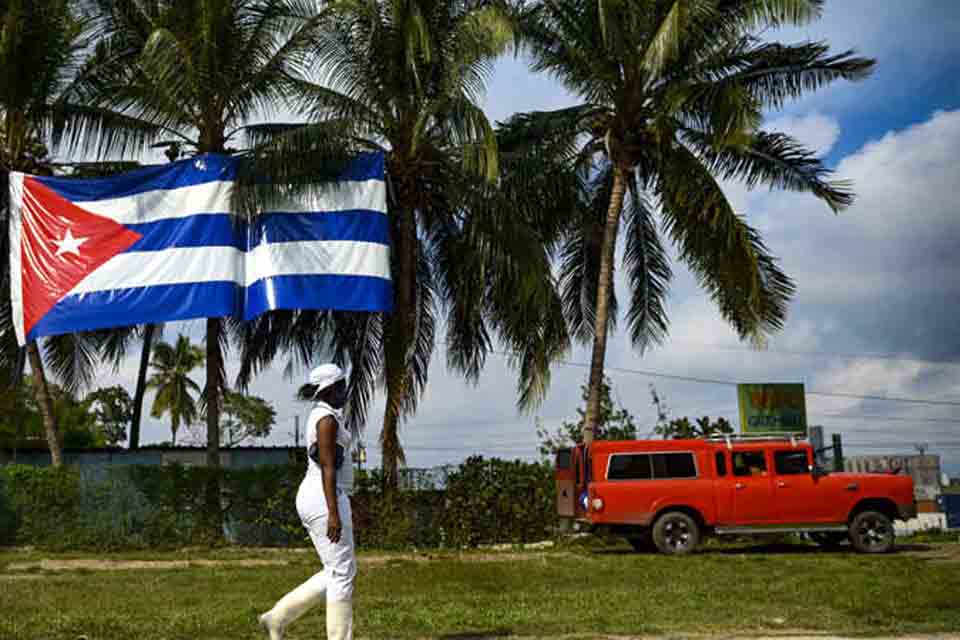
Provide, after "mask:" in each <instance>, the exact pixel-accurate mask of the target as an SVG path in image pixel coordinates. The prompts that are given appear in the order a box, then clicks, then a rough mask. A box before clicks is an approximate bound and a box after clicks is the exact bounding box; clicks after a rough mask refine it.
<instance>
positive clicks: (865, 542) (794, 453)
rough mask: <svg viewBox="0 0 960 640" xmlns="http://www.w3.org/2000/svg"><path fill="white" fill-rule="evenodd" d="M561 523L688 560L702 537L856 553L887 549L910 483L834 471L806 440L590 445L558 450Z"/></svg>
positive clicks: (909, 513)
mask: <svg viewBox="0 0 960 640" xmlns="http://www.w3.org/2000/svg"><path fill="white" fill-rule="evenodd" d="M556 479H557V511H558V513H559V515H560V516H561V517H566V518H573V519H575V520H577V521H579V522H581V523H583V524H586V525H587V526H588V528H589V529H590V530H591V531H596V530H599V529H604V530H606V531H607V532H609V533H612V534H615V535H623V536H625V537H626V538H627V539H628V540H629V541H630V543H631V544H633V546H634V547H635V548H637V549H640V548H644V547H646V546H647V544H648V542H650V541H651V540H652V542H653V544H654V545H655V546H656V548H657V549H659V550H660V551H661V552H663V553H672V554H678V553H689V552H690V551H692V550H693V549H695V548H696V547H697V545H698V544H699V542H700V540H701V538H702V537H703V536H704V535H708V534H715V535H725V534H734V535H744V534H758V533H785V532H804V533H808V534H810V535H811V537H812V538H813V539H814V540H816V541H817V542H819V543H820V544H824V545H835V544H840V543H842V542H844V541H846V540H849V541H850V542H851V543H852V544H853V546H854V547H855V548H856V549H857V550H858V551H861V552H864V553H885V552H888V551H890V550H892V549H893V544H894V531H893V520H898V519H899V520H907V519H910V518H913V517H915V516H916V504H915V502H914V497H913V480H912V479H911V478H910V477H909V476H905V475H896V474H874V473H833V472H830V473H828V472H826V471H823V470H821V469H820V468H818V467H817V466H815V465H814V455H813V449H812V447H811V446H810V444H809V443H808V442H806V441H805V440H797V439H789V438H768V439H741V438H726V439H722V440H721V439H718V440H712V439H711V440H623V441H612V440H610V441H608V440H597V441H594V442H593V444H592V445H591V446H590V447H589V448H586V447H584V446H582V445H579V446H577V447H575V448H572V449H564V450H561V451H560V452H558V454H557V458H556Z"/></svg>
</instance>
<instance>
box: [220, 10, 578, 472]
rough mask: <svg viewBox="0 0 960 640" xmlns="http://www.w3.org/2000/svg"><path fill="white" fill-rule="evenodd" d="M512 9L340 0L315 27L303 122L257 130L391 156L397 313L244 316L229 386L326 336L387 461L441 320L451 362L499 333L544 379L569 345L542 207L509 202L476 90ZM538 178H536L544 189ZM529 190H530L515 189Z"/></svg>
mask: <svg viewBox="0 0 960 640" xmlns="http://www.w3.org/2000/svg"><path fill="white" fill-rule="evenodd" d="M512 38H513V23H512V20H511V18H510V16H509V13H508V11H506V10H505V8H504V7H503V5H501V4H500V3H498V2H496V1H495V0H473V1H463V0H351V1H348V2H342V3H337V4H335V5H332V7H331V12H330V14H329V16H325V17H323V18H322V20H321V30H320V33H319V36H318V39H317V42H316V66H315V67H314V68H315V69H316V73H317V75H318V78H317V80H318V82H317V84H319V85H321V86H309V87H308V86H304V87H303V88H302V89H301V90H302V91H303V92H304V93H305V94H306V96H307V97H308V99H309V109H308V110H307V111H306V115H307V116H309V118H310V121H311V123H312V124H309V125H301V126H288V127H284V128H282V129H280V128H275V127H261V128H258V129H255V130H254V132H253V133H254V134H255V136H256V137H257V139H258V140H260V141H262V142H263V144H264V145H266V146H269V147H272V148H277V149H287V150H289V151H291V152H292V153H289V154H287V155H286V157H291V156H293V157H296V156H297V154H299V153H301V152H304V151H307V150H310V149H316V148H324V149H331V150H335V149H343V150H353V149H377V150H382V151H383V152H384V153H385V154H386V158H387V173H388V186H389V198H388V215H389V223H390V239H391V260H392V277H393V284H394V310H393V313H392V314H346V313H304V312H300V313H274V314H271V315H269V316H264V317H262V318H261V319H259V320H257V321H255V322H253V323H250V324H249V325H247V326H246V327H244V328H243V336H242V344H243V353H242V358H241V361H242V363H241V371H240V374H239V378H238V381H237V383H238V386H240V387H241V388H243V387H244V386H245V385H246V384H247V383H248V382H249V379H250V376H251V375H253V374H254V373H255V372H257V371H258V370H259V369H261V368H262V367H265V366H267V365H268V364H269V363H270V362H271V361H272V360H273V359H274V357H275V356H276V355H277V354H279V353H289V354H291V356H292V360H291V364H293V365H304V364H306V363H308V362H309V361H310V360H311V358H313V357H314V356H315V355H316V354H318V353H319V352H321V351H323V350H325V349H326V348H328V347H330V346H332V353H333V357H334V358H335V359H336V360H337V361H339V362H341V363H349V364H350V365H351V367H352V373H351V379H350V382H349V385H348V394H349V402H348V406H349V408H350V410H351V413H350V414H349V415H348V416H347V417H348V422H349V425H350V426H351V428H354V429H356V428H358V427H359V426H360V425H363V424H364V423H365V421H366V415H367V408H368V405H369V401H370V399H371V398H372V396H373V394H374V392H375V390H376V389H377V388H378V387H379V388H384V389H385V391H386V409H385V412H384V415H383V422H382V430H381V434H380V444H381V447H382V452H383V468H384V475H385V478H386V479H387V481H388V483H390V484H392V485H395V484H396V482H397V475H398V467H399V465H400V464H401V463H403V461H404V454H403V449H402V447H401V444H400V440H399V434H398V428H399V424H400V421H401V419H403V418H408V417H409V416H411V415H412V414H413V413H414V412H415V410H416V407H417V401H418V399H419V397H420V395H421V393H422V391H423V389H424V387H425V385H426V383H427V375H428V368H429V363H430V358H431V356H432V354H433V351H434V348H435V345H436V340H437V336H436V332H437V330H438V325H440V324H441V323H442V325H443V328H444V329H445V332H446V345H445V346H446V354H447V365H448V367H449V368H450V369H453V370H454V371H457V372H459V373H462V374H463V375H465V376H466V378H467V379H468V380H476V379H477V377H478V376H479V373H480V371H481V369H482V367H483V365H484V361H485V358H486V356H487V354H488V353H489V352H490V351H491V350H492V349H494V348H495V341H498V342H499V344H501V345H503V346H504V347H506V348H509V349H511V350H512V351H513V352H514V353H515V354H516V357H515V361H514V363H515V364H516V365H517V366H518V368H519V370H520V382H519V387H520V389H519V393H520V404H521V405H523V406H527V405H529V404H530V403H531V402H533V401H535V400H536V399H537V398H538V397H539V396H540V395H541V394H542V393H543V390H544V388H545V386H546V384H547V380H548V373H549V366H548V365H549V362H550V360H551V359H553V358H555V357H556V356H557V355H558V354H559V353H561V352H562V351H563V350H564V349H565V348H566V347H567V344H568V341H567V335H566V331H565V327H564V324H563V322H562V314H561V308H560V303H559V298H558V297H557V296H556V295H555V292H554V290H553V287H552V282H551V277H550V270H549V253H548V251H547V250H546V248H545V245H544V242H543V237H542V236H541V234H540V233H539V232H538V231H537V230H536V228H535V227H534V226H533V225H531V224H530V222H531V220H533V218H534V217H535V216H539V215H541V213H542V210H543V209H549V207H543V206H540V205H538V204H534V203H533V198H527V199H526V200H523V199H521V200H519V202H520V203H521V204H518V205H511V204H510V201H509V198H510V197H512V196H516V194H515V193H513V192H512V191H511V189H515V188H517V185H515V184H514V183H513V182H512V181H511V180H510V179H509V176H510V174H509V172H503V174H502V175H503V179H502V180H501V179H500V176H501V172H500V164H499V163H500V158H499V156H498V151H497V140H496V133H495V131H494V129H493V128H492V126H491V125H490V123H489V122H488V121H487V118H486V117H485V115H484V113H483V111H482V109H481V108H480V106H479V101H480V98H481V95H482V92H483V90H484V88H485V83H486V79H487V74H488V73H489V71H490V68H491V64H492V61H493V60H494V59H495V58H496V57H497V56H499V55H500V54H501V53H503V52H504V51H505V50H506V49H507V48H508V47H509V45H510V44H511V42H512ZM545 182H546V181H541V183H540V185H539V188H540V189H547V188H549V185H548V184H545ZM524 203H525V204H524Z"/></svg>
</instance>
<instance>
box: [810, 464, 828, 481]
mask: <svg viewBox="0 0 960 640" xmlns="http://www.w3.org/2000/svg"><path fill="white" fill-rule="evenodd" d="M809 469H810V474H811V475H812V476H813V477H814V478H819V477H821V476H825V475H827V473H826V471H824V470H823V467H821V466H820V465H818V464H811V465H810V467H809Z"/></svg>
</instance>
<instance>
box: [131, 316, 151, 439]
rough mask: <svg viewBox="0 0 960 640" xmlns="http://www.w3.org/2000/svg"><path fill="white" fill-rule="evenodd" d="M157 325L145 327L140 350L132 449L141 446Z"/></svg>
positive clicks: (134, 396)
mask: <svg viewBox="0 0 960 640" xmlns="http://www.w3.org/2000/svg"><path fill="white" fill-rule="evenodd" d="M156 330H157V325H155V324H148V325H146V326H145V327H144V328H143V348H142V350H141V351H140V370H139V371H138V372H137V389H136V391H134V394H133V420H132V421H131V422H130V445H129V448H130V449H139V448H140V419H141V417H142V415H143V396H144V395H145V394H146V392H147V369H148V368H149V366H150V352H151V350H152V349H153V334H154V332H156Z"/></svg>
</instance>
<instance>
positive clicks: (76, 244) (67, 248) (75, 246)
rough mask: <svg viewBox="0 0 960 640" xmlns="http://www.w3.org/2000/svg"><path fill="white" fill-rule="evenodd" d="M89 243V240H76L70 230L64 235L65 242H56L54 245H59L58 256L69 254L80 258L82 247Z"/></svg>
mask: <svg viewBox="0 0 960 640" xmlns="http://www.w3.org/2000/svg"><path fill="white" fill-rule="evenodd" d="M86 241H87V238H74V237H73V234H72V233H70V229H67V232H66V233H65V234H63V240H54V241H53V244H55V245H57V255H58V256H62V255H64V254H67V253H73V254H76V256H77V257H78V258H79V257H80V245H82V244H83V243H84V242H86Z"/></svg>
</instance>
